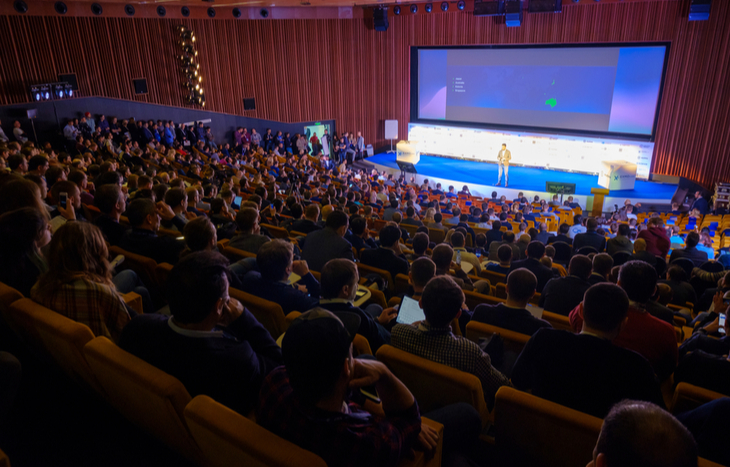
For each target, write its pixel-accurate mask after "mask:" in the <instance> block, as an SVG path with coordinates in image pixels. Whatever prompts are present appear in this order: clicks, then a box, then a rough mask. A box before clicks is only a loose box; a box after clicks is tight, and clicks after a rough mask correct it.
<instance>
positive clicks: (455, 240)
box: [451, 231, 482, 275]
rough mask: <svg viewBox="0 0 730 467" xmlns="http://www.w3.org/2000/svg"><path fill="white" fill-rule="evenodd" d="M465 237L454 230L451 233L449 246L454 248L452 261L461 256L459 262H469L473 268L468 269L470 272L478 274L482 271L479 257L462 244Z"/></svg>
mask: <svg viewBox="0 0 730 467" xmlns="http://www.w3.org/2000/svg"><path fill="white" fill-rule="evenodd" d="M464 242H465V238H464V235H463V234H462V233H461V232H459V231H456V232H454V233H453V234H452V235H451V246H452V247H453V249H454V257H453V261H454V262H457V261H456V259H457V258H458V257H461V262H462V263H464V262H466V263H469V264H471V265H472V266H473V267H474V269H472V271H470V273H471V274H474V275H476V274H479V273H480V272H481V271H482V266H481V264H480V263H479V258H477V255H475V254H474V253H470V252H469V251H467V249H466V248H465V246H464Z"/></svg>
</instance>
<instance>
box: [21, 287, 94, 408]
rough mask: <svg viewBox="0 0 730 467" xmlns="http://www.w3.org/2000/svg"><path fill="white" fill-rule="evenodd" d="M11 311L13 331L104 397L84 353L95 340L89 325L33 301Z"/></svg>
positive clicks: (28, 301)
mask: <svg viewBox="0 0 730 467" xmlns="http://www.w3.org/2000/svg"><path fill="white" fill-rule="evenodd" d="M9 311H10V313H9V314H8V315H12V320H13V322H14V325H13V328H14V329H17V330H18V331H19V332H18V334H19V336H20V337H21V338H22V339H23V340H24V341H25V342H26V343H27V344H28V345H29V346H30V347H31V348H32V349H34V350H35V351H36V352H37V353H39V354H40V355H42V356H44V357H48V358H49V359H50V360H52V361H54V362H56V364H58V366H60V367H61V369H62V370H63V371H64V372H65V373H66V374H68V375H69V376H70V377H71V378H72V379H73V380H75V381H77V382H79V383H80V384H82V385H84V386H89V387H90V388H91V389H93V390H94V391H96V392H98V393H99V394H102V395H104V391H103V390H102V388H101V386H100V385H99V382H98V381H97V379H96V377H95V375H94V373H93V371H92V369H91V367H90V366H89V364H88V363H87V362H86V358H85V357H84V353H83V349H84V346H85V345H86V344H87V343H88V342H89V341H91V340H92V339H94V333H93V332H91V329H89V327H88V326H86V325H84V324H81V323H77V322H76V321H74V320H72V319H69V318H67V317H65V316H63V315H61V314H59V313H56V312H55V311H53V310H50V309H48V308H46V307H44V306H42V305H39V304H37V303H36V302H34V301H33V300H31V299H29V298H24V299H22V300H18V301H16V302H14V303H13V304H12V305H10V310H9Z"/></svg>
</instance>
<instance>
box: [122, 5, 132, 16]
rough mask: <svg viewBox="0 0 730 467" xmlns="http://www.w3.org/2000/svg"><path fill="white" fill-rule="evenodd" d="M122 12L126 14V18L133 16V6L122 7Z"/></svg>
mask: <svg viewBox="0 0 730 467" xmlns="http://www.w3.org/2000/svg"><path fill="white" fill-rule="evenodd" d="M124 12H125V13H126V14H127V16H134V6H133V5H124Z"/></svg>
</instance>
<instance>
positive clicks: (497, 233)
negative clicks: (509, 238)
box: [487, 221, 502, 252]
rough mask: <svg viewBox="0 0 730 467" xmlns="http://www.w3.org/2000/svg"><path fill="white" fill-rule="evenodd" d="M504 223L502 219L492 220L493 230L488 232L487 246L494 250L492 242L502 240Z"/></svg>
mask: <svg viewBox="0 0 730 467" xmlns="http://www.w3.org/2000/svg"><path fill="white" fill-rule="evenodd" d="M501 228H502V223H501V222H500V221H494V222H492V230H490V231H488V232H487V248H488V249H489V251H490V252H491V251H492V242H501V241H502V231H501V230H500V229H501Z"/></svg>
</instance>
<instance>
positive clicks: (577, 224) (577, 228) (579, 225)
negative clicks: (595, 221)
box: [568, 214, 588, 239]
mask: <svg viewBox="0 0 730 467" xmlns="http://www.w3.org/2000/svg"><path fill="white" fill-rule="evenodd" d="M586 230H588V229H587V228H586V219H584V218H583V216H581V215H580V214H577V215H575V216H573V225H572V226H571V227H570V229H568V236H569V237H570V238H572V239H575V236H576V235H578V234H582V233H585V232H586Z"/></svg>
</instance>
